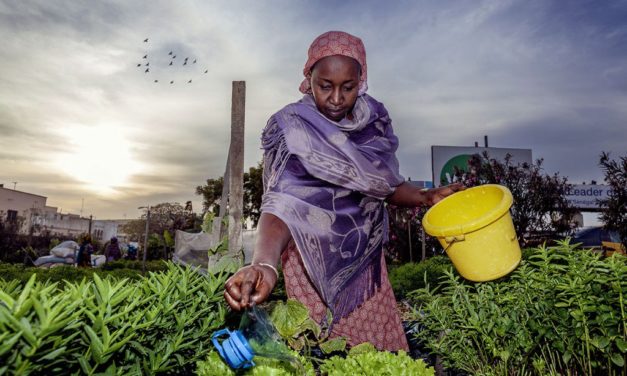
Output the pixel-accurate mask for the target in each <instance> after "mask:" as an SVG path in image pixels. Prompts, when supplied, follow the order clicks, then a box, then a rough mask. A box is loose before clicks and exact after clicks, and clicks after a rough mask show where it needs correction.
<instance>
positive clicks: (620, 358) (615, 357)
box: [612, 353, 625, 367]
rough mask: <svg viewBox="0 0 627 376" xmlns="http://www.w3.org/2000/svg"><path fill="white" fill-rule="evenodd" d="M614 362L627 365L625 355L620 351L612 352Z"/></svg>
mask: <svg viewBox="0 0 627 376" xmlns="http://www.w3.org/2000/svg"><path fill="white" fill-rule="evenodd" d="M612 363H614V364H616V365H617V366H619V367H623V366H624V365H625V359H624V358H623V355H621V354H619V353H614V354H612Z"/></svg>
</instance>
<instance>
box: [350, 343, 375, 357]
mask: <svg viewBox="0 0 627 376" xmlns="http://www.w3.org/2000/svg"><path fill="white" fill-rule="evenodd" d="M376 351H377V348H376V347H374V345H373V344H372V343H370V342H364V343H360V344H359V345H357V346H353V347H351V349H350V350H349V351H348V354H349V355H357V354H363V353H367V352H376Z"/></svg>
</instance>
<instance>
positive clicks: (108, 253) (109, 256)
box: [104, 236, 122, 262]
mask: <svg viewBox="0 0 627 376" xmlns="http://www.w3.org/2000/svg"><path fill="white" fill-rule="evenodd" d="M104 255H105V258H106V260H107V262H110V261H116V260H119V259H121V258H122V250H120V245H119V244H118V238H116V237H115V236H114V237H112V238H111V241H110V242H109V244H108V245H107V248H105V251H104Z"/></svg>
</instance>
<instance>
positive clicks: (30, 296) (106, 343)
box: [0, 264, 227, 375]
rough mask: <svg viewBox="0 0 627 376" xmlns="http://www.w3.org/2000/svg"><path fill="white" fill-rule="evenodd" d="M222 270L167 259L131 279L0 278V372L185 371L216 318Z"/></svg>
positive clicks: (207, 344) (203, 349) (206, 342)
mask: <svg viewBox="0 0 627 376" xmlns="http://www.w3.org/2000/svg"><path fill="white" fill-rule="evenodd" d="M226 277H227V276H226V275H217V276H213V275H208V276H204V275H202V274H200V273H197V272H196V271H194V270H192V269H189V268H181V267H179V266H176V265H174V264H169V265H167V270H166V271H165V272H151V273H149V274H148V275H147V276H146V278H141V279H138V280H129V279H117V278H113V277H111V276H109V277H107V278H104V279H103V278H101V277H99V275H98V274H94V275H93V280H91V279H86V278H85V279H83V280H82V281H80V282H72V283H69V282H68V283H66V284H63V285H61V284H58V283H54V282H42V281H39V280H38V276H37V275H33V276H32V277H31V278H30V279H29V281H28V282H27V283H26V284H23V283H21V282H20V281H19V280H1V279H0V375H2V374H29V373H32V374H46V375H55V374H59V375H61V374H63V375H66V374H78V373H80V374H89V375H92V374H96V373H100V372H106V373H107V374H118V375H129V374H131V375H133V374H134V375H140V374H145V375H146V374H147V375H152V374H157V373H165V372H168V373H183V374H188V373H190V372H191V370H193V368H194V367H195V363H196V362H197V361H198V360H200V359H203V358H204V357H205V356H206V354H207V352H208V351H209V350H210V349H211V348H212V345H211V341H210V335H211V333H212V332H213V331H215V330H217V329H218V328H220V327H222V326H223V325H224V317H225V313H226V308H225V306H224V303H223V300H224V299H223V297H222V289H223V286H224V282H225V280H226Z"/></svg>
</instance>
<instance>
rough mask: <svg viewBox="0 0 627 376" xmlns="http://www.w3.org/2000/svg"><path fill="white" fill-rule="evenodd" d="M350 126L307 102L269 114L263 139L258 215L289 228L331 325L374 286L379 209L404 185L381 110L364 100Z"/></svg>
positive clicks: (382, 221)
mask: <svg viewBox="0 0 627 376" xmlns="http://www.w3.org/2000/svg"><path fill="white" fill-rule="evenodd" d="M353 117H354V119H353V120H352V121H349V120H346V119H344V120H342V121H341V122H334V121H332V120H329V119H327V118H326V117H324V115H322V114H321V113H320V112H318V110H317V109H316V106H315V103H314V101H313V98H312V97H311V95H305V96H304V97H303V99H302V100H300V101H298V102H297V103H292V104H290V105H287V106H286V107H285V108H283V109H282V110H280V111H279V112H277V113H276V114H274V115H273V116H272V117H271V118H270V120H269V121H268V124H267V125H266V128H265V129H264V131H263V136H262V143H263V148H264V150H265V154H264V177H263V180H264V192H265V193H264V196H263V202H262V207H261V210H262V211H263V212H267V213H271V214H274V215H276V216H277V217H279V218H280V219H281V220H283V222H285V223H286V225H287V226H288V227H289V229H290V232H291V234H292V237H293V239H294V241H295V243H296V246H297V248H298V251H299V252H300V255H301V257H302V259H303V263H304V266H305V269H306V270H307V273H308V275H309V278H310V279H311V282H312V283H313V285H314V286H315V287H316V289H317V291H318V293H319V294H320V297H321V298H322V300H323V301H324V302H325V303H326V304H327V306H328V307H329V308H330V310H331V313H332V315H333V323H335V322H337V321H338V320H339V319H340V318H342V317H346V316H347V315H348V314H349V313H351V312H352V311H353V310H354V309H355V308H357V307H358V306H359V305H361V304H362V303H363V302H364V301H365V300H367V299H369V298H370V297H371V296H372V295H373V294H374V293H375V291H376V289H377V288H378V287H379V286H380V284H381V270H380V269H381V252H382V247H383V244H384V242H385V241H387V211H386V210H385V206H384V201H383V199H385V198H386V197H387V196H389V195H390V194H392V193H393V192H394V189H395V187H396V186H398V185H400V184H401V183H402V182H403V180H404V179H403V177H402V176H400V175H399V172H398V161H397V159H396V156H395V155H394V152H395V151H396V149H397V146H398V139H397V137H396V136H395V135H394V133H393V131H392V125H391V121H390V118H389V117H388V113H387V111H386V109H385V107H383V104H381V103H379V102H377V101H376V100H374V99H373V98H372V97H370V96H368V95H367V94H364V95H362V96H360V97H358V99H357V103H356V104H355V108H354V109H353Z"/></svg>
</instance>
